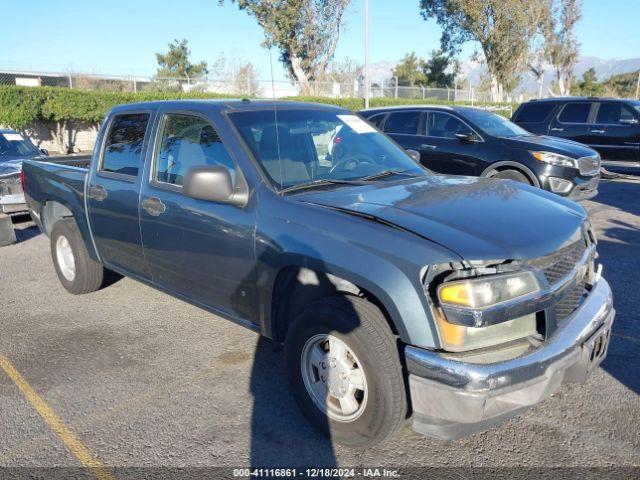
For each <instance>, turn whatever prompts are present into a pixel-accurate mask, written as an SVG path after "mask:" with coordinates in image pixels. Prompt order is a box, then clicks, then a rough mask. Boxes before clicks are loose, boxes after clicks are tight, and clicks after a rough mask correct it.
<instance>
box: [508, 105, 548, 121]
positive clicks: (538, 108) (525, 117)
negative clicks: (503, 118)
mask: <svg viewBox="0 0 640 480" xmlns="http://www.w3.org/2000/svg"><path fill="white" fill-rule="evenodd" d="M555 106H556V105H555V104H554V103H551V102H544V103H542V102H540V103H527V104H524V105H522V107H521V108H520V111H519V112H518V116H517V118H516V121H518V122H532V123H535V122H543V121H544V120H545V119H546V118H547V116H548V115H549V114H550V113H551V110H553V109H554V108H555Z"/></svg>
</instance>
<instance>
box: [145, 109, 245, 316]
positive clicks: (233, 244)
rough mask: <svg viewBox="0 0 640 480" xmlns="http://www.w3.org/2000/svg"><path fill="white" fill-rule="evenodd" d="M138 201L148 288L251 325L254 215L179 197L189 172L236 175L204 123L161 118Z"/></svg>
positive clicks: (188, 115) (171, 114) (194, 116)
mask: <svg viewBox="0 0 640 480" xmlns="http://www.w3.org/2000/svg"><path fill="white" fill-rule="evenodd" d="M159 115H160V119H159V123H158V132H157V135H156V137H157V138H156V140H155V142H154V147H153V152H152V155H151V156H152V160H151V161H150V162H148V170H149V171H148V172H147V173H146V174H145V180H144V182H143V185H142V192H141V195H140V206H141V209H140V230H141V231H142V241H143V244H144V254H145V258H146V260H147V263H148V264H149V269H150V271H151V276H152V278H153V282H154V283H155V284H157V285H158V286H159V287H161V288H163V289H165V290H168V291H170V292H172V293H174V294H178V295H180V296H182V297H184V298H186V299H188V300H190V301H192V302H194V303H197V304H200V305H203V306H206V307H209V308H211V309H214V310H217V311H220V312H221V313H223V314H226V315H228V316H232V317H234V318H240V319H245V320H250V321H251V322H252V323H254V321H255V322H256V323H257V320H256V312H257V293H256V279H255V258H254V225H255V209H254V208H253V207H251V206H250V205H248V206H246V207H244V208H239V207H236V206H233V205H227V204H222V203H216V202H212V201H206V200H198V199H194V198H190V197H187V196H185V195H184V194H183V190H182V183H183V179H184V175H185V174H186V173H187V171H188V170H189V169H190V168H193V167H197V166H202V165H212V166H213V165H219V166H224V167H226V168H228V169H229V171H230V173H231V177H232V179H233V180H234V181H236V179H237V177H238V175H239V173H238V172H239V170H238V167H237V166H236V162H235V161H234V160H233V159H232V157H231V155H230V154H229V150H228V149H227V148H226V147H225V145H224V143H223V142H222V140H221V139H220V137H219V136H218V133H217V129H216V127H215V126H214V125H213V123H212V122H211V121H210V120H209V119H208V117H207V116H204V115H202V114H201V113H198V112H189V111H180V112H177V111H161V112H160V114H159Z"/></svg>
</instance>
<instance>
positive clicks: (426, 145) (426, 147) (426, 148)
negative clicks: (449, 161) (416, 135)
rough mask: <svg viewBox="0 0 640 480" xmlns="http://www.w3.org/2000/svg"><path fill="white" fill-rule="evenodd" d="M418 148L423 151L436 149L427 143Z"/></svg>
mask: <svg viewBox="0 0 640 480" xmlns="http://www.w3.org/2000/svg"><path fill="white" fill-rule="evenodd" d="M420 148H421V149H423V150H435V149H436V148H437V147H436V145H430V144H428V143H423V144H422V145H420Z"/></svg>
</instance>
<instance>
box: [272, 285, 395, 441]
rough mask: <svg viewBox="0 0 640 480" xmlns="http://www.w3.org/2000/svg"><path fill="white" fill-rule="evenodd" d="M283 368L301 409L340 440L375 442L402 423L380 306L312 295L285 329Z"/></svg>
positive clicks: (391, 345)
mask: <svg viewBox="0 0 640 480" xmlns="http://www.w3.org/2000/svg"><path fill="white" fill-rule="evenodd" d="M284 359H285V369H286V372H287V377H288V379H289V383H290V384H291V388H292V390H293V393H294V395H295V396H296V399H297V401H298V404H299V405H300V408H301V409H302V411H303V413H304V414H305V415H306V416H307V417H308V418H309V419H310V420H311V421H312V422H313V423H314V424H315V425H316V427H318V428H319V429H320V430H321V431H323V432H324V433H325V434H327V435H329V436H330V437H331V438H332V439H333V440H334V441H336V442H337V443H339V444H342V445H347V446H351V447H359V448H362V447H367V446H371V445H375V444H377V443H379V442H381V441H383V440H384V439H385V438H387V437H388V436H389V435H391V434H393V433H394V432H395V431H396V430H398V429H399V427H400V426H401V425H402V423H403V421H404V419H405V417H406V413H407V400H406V393H405V387H404V380H403V373H402V367H401V365H400V360H399V355H398V349H397V345H396V341H395V338H394V335H393V333H392V332H391V330H390V328H389V326H388V324H387V322H386V319H385V318H384V316H383V314H382V312H380V310H379V309H378V308H376V307H375V306H374V305H372V304H371V303H369V302H367V301H366V300H363V299H361V298H359V297H355V296H351V295H346V296H337V297H331V298H326V299H322V300H319V301H317V302H314V303H313V304H311V305H309V306H308V307H307V308H306V309H305V310H303V311H302V312H301V313H300V314H299V315H298V317H297V318H296V319H295V320H294V323H293V324H292V325H291V327H290V328H289V331H288V332H287V337H286V341H285V347H284Z"/></svg>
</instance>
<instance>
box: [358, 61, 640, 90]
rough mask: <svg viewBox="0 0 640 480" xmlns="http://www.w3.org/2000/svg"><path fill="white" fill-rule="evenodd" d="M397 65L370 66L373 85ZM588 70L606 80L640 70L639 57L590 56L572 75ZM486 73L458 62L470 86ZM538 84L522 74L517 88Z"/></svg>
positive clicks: (479, 66) (548, 82)
mask: <svg viewBox="0 0 640 480" xmlns="http://www.w3.org/2000/svg"><path fill="white" fill-rule="evenodd" d="M397 64H398V62H397V61H396V62H393V61H381V62H375V63H372V64H371V65H370V67H369V68H370V72H371V81H372V82H374V83H380V82H382V81H383V80H384V81H385V83H387V82H390V81H391V78H392V73H391V72H392V70H393V68H394V67H395V66H396V65H397ZM589 68H594V69H595V71H596V75H597V77H598V80H600V81H602V80H607V79H608V78H610V77H611V76H612V75H617V74H620V73H628V72H634V71H637V70H640V57H639V58H626V59H617V58H611V59H605V58H598V57H591V56H583V57H580V58H579V59H578V61H577V62H576V66H575V68H574V71H573V72H574V75H575V76H576V77H577V78H582V74H583V73H584V72H585V71H587V70H588V69H589ZM485 72H486V66H485V65H484V64H483V63H481V62H479V61H477V60H464V61H461V62H460V75H461V77H463V78H466V79H468V81H469V83H470V84H471V85H474V86H475V85H478V84H479V83H480V82H481V79H482V77H483V75H484V74H485ZM552 81H553V70H552V69H551V68H550V66H545V76H544V83H545V84H546V85H551V82H552ZM538 87H539V84H538V83H537V82H536V79H535V78H534V77H533V75H531V74H528V73H523V74H522V76H521V83H520V86H519V88H518V90H519V91H521V92H533V91H537V89H538Z"/></svg>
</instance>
